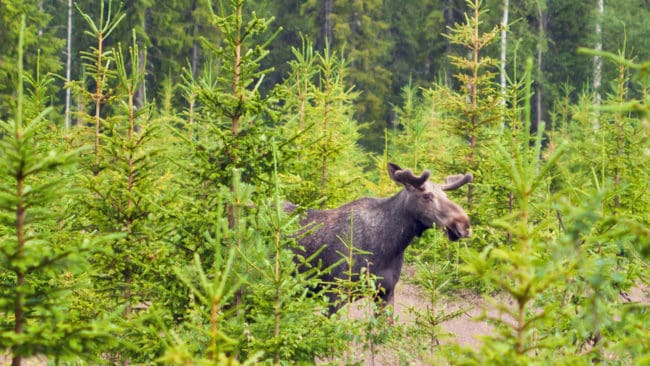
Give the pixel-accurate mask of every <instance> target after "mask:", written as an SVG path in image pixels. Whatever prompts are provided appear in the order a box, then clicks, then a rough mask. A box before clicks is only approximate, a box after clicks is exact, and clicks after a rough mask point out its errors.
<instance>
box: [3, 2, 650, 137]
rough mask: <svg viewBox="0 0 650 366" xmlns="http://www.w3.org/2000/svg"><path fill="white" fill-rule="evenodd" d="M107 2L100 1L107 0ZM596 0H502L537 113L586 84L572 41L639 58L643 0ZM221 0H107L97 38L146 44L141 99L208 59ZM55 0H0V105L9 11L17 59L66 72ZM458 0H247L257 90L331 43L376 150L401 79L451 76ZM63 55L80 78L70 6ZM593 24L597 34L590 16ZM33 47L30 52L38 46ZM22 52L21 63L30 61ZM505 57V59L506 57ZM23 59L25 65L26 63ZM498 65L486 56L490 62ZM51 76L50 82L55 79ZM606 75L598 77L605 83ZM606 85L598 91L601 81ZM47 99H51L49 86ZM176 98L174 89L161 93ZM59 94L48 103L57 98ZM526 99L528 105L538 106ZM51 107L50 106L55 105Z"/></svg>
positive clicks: (62, 11) (94, 10)
mask: <svg viewBox="0 0 650 366" xmlns="http://www.w3.org/2000/svg"><path fill="white" fill-rule="evenodd" d="M107 3H108V2H107ZM597 3H598V2H597V1H596V0H589V1H571V0H520V1H510V4H509V5H510V6H509V18H508V36H507V40H508V44H507V57H506V59H507V63H506V72H507V73H508V75H510V76H512V75H514V74H513V72H514V71H513V70H514V69H515V68H516V69H519V71H520V72H521V71H522V70H523V66H522V65H523V60H525V59H526V58H528V57H532V58H534V59H535V60H536V64H537V67H536V68H535V75H534V80H536V83H538V84H539V87H538V88H537V89H536V91H537V92H538V93H539V94H540V104H539V105H535V106H534V107H535V108H541V119H543V120H548V111H549V110H550V109H552V108H553V106H554V104H555V103H556V101H557V100H558V99H559V98H561V97H563V95H564V94H565V93H566V92H567V90H568V91H570V95H571V97H572V98H573V100H576V98H577V95H578V92H581V91H583V90H584V89H585V88H587V89H589V88H592V87H593V85H594V84H593V79H594V63H593V61H592V58H591V57H590V56H587V55H584V54H579V53H578V52H577V49H578V48H579V47H586V48H596V47H597V39H602V49H603V50H605V51H609V52H613V53H616V52H619V51H623V50H624V51H625V53H626V54H627V56H628V58H637V59H640V60H645V59H649V58H650V54H649V52H650V51H649V50H650V45H648V42H650V41H648V37H647V33H648V25H647V22H645V21H644V19H646V18H647V16H648V15H649V14H650V5H648V2H647V1H645V0H625V1H616V2H611V3H610V2H608V3H607V4H606V5H605V7H604V12H603V14H600V13H599V11H598V6H597ZM75 4H76V6H77V7H78V9H79V10H81V11H83V12H85V13H87V14H88V15H89V16H90V17H91V18H93V19H96V18H97V17H98V15H99V14H98V13H99V11H100V7H99V6H97V2H96V1H77V2H75ZM223 4H225V6H226V7H227V5H228V2H221V1H212V2H209V1H208V0H173V1H162V2H154V1H151V0H138V1H133V0H128V1H125V2H123V3H118V2H116V1H113V4H112V11H113V12H116V11H118V10H121V11H123V13H124V14H125V19H123V21H122V22H121V23H120V24H119V25H118V27H117V28H116V29H115V31H114V33H113V34H112V35H111V36H110V37H109V38H108V39H107V41H106V44H105V47H107V49H110V48H113V47H117V45H118V44H120V43H121V44H122V45H123V47H125V48H126V45H129V44H131V38H132V30H133V31H135V35H136V37H137V43H138V44H139V45H140V47H141V49H144V47H146V50H147V75H146V84H145V89H146V98H147V99H149V100H154V99H157V100H160V99H161V98H163V90H164V87H165V85H177V84H178V83H180V82H181V76H182V75H183V70H191V72H192V73H193V74H195V75H196V74H197V73H200V72H201V70H204V69H205V68H206V67H209V65H212V64H214V63H215V62H218V60H214V59H213V57H212V56H208V55H209V54H210V52H208V48H209V47H211V46H218V45H219V44H220V42H221V41H222V37H223V35H222V34H221V33H219V32H218V31H216V29H215V27H214V26H213V25H212V24H210V22H211V16H210V14H211V12H212V11H214V12H215V13H217V14H219V13H220V12H222V11H223V9H220V6H222V5H223ZM504 4H505V2H504V1H503V0H489V1H484V2H483V4H482V8H483V9H488V10H489V11H486V12H485V14H483V15H482V23H481V25H480V26H481V28H482V30H483V31H485V30H488V29H491V28H493V27H494V26H498V25H499V24H501V22H502V20H503V7H504ZM67 5H68V4H67V3H66V2H65V1H62V0H55V1H53V0H38V1H37V0H26V1H21V2H15V1H11V0H2V1H0V14H1V15H0V16H1V17H2V21H3V27H2V28H3V29H2V30H1V31H0V44H2V45H3V47H4V48H6V49H3V52H2V53H1V54H0V57H1V59H0V85H2V87H1V88H2V90H0V92H1V93H2V95H3V97H2V98H3V99H4V101H3V102H2V104H3V111H5V112H4V113H6V111H7V109H6V104H7V100H6V95H10V94H11V93H10V89H11V87H12V85H14V81H12V80H10V74H9V71H10V70H11V68H12V63H10V62H9V61H10V60H12V59H13V58H14V57H15V52H14V50H13V49H12V47H10V45H14V44H16V40H17V34H18V20H17V19H18V14H20V13H22V12H24V13H26V14H27V33H26V41H25V42H26V56H25V58H26V60H27V61H28V63H30V64H31V65H35V62H33V61H35V59H36V55H37V52H40V68H41V72H42V73H45V72H53V73H56V74H58V75H61V76H63V77H64V76H65V74H66V70H65V68H66V38H67V31H68V19H67V14H68V11H67V10H68V9H67ZM467 10H468V4H467V3H466V1H464V0H423V1H406V2H403V1H379V0H356V1H343V0H323V1H316V0H310V1H297V0H289V1H284V0H282V1H273V0H266V1H260V0H255V1H250V2H247V3H246V4H245V8H244V10H243V16H244V21H247V20H250V19H251V15H250V14H252V13H253V12H254V13H256V14H257V16H259V17H261V18H273V19H274V21H273V22H272V23H271V24H270V26H269V27H268V29H267V31H266V34H262V35H259V37H260V38H264V39H266V38H267V37H268V36H269V35H270V34H273V33H275V32H278V35H277V37H276V38H275V39H274V40H272V42H271V43H270V45H269V47H268V51H269V54H268V56H267V57H265V58H264V59H263V60H262V67H263V68H272V69H273V71H272V72H271V73H270V74H268V75H267V76H266V77H265V80H264V82H263V84H262V87H263V88H264V92H268V91H269V90H270V89H271V88H272V87H273V86H274V85H277V84H278V83H280V82H281V81H282V80H283V79H284V78H286V77H287V73H288V71H289V64H288V62H289V61H290V60H291V59H292V57H293V55H292V52H291V49H292V48H293V47H297V48H299V47H300V46H301V42H302V39H303V37H304V38H306V39H308V40H311V42H313V44H314V47H315V48H316V49H317V50H323V49H325V48H326V47H329V48H330V49H331V50H336V51H338V52H341V53H342V54H343V56H344V58H345V61H346V62H347V63H348V75H347V83H348V84H349V85H348V86H351V87H352V86H353V87H354V89H355V90H356V91H358V92H360V96H359V98H358V100H357V103H356V111H355V117H356V119H357V120H358V121H359V122H361V123H368V124H369V126H370V127H369V128H368V129H366V130H365V131H364V135H365V138H364V139H362V142H363V143H364V145H366V147H368V148H371V149H372V150H380V149H381V146H382V143H381V139H382V137H381V136H382V135H383V132H382V131H383V129H384V128H391V127H392V126H393V124H392V123H391V122H393V121H394V120H395V113H394V111H393V106H395V105H399V104H400V103H401V100H400V90H401V89H402V88H403V87H404V86H405V85H407V84H408V83H409V82H411V83H412V84H413V85H414V86H416V87H417V86H421V87H430V86H431V85H432V84H433V83H434V82H438V83H444V84H448V85H452V86H453V85H454V84H455V83H457V80H456V79H455V78H454V77H453V75H454V74H455V73H457V72H458V70H457V69H456V68H455V67H454V66H452V65H451V64H450V62H449V56H450V55H464V54H466V52H467V50H466V49H464V48H463V47H461V46H457V45H453V44H451V43H450V42H449V40H448V38H446V36H445V35H447V34H448V33H449V29H450V28H451V27H453V26H454V25H455V24H457V23H461V22H463V20H464V14H465V12H466V11H467ZM71 21H72V22H71V25H72V29H71V48H72V55H73V57H72V64H71V70H70V71H71V79H72V80H79V79H80V78H81V73H82V68H81V61H82V60H81V58H80V57H78V56H79V53H80V51H82V50H87V49H88V48H89V47H92V46H93V42H94V41H93V39H92V38H91V37H89V36H88V35H86V34H85V33H84V32H85V31H86V30H87V24H86V22H85V20H84V19H83V18H82V17H81V14H80V12H79V11H78V10H77V9H76V8H73V9H72V18H71ZM598 22H599V23H600V24H601V29H602V34H601V35H600V36H598V35H597V32H596V24H597V23H598ZM39 50H40V51H39ZM499 54H500V44H499V42H495V43H493V44H492V45H491V46H490V47H488V48H486V49H485V50H483V56H490V57H493V58H494V59H497V60H498V59H499ZM30 61H31V62H30ZM515 62H516V63H517V64H515ZM32 67H33V66H32ZM496 67H498V65H495V68H496ZM616 73H617V71H616V67H615V66H613V65H611V64H606V65H605V66H604V68H603V70H602V76H601V78H602V79H603V80H608V79H611V78H612V77H614V76H615V75H616ZM62 83H63V80H61V79H57V80H56V81H54V82H53V84H52V85H51V87H52V88H55V89H56V90H62V88H61V86H62V85H61V84H62ZM607 87H608V86H607V85H603V86H601V88H603V89H605V88H607ZM603 91H606V90H603ZM55 97H56V98H59V99H61V98H63V97H64V94H63V92H58V93H56V95H55ZM172 102H173V103H176V104H179V103H180V98H178V97H176V98H174V99H173V101H172ZM57 104H58V105H61V104H60V103H57ZM535 108H534V110H533V114H535V115H536V114H537V113H538V111H537V110H536V109H535ZM59 112H62V111H61V110H59Z"/></svg>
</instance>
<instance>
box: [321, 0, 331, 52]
mask: <svg viewBox="0 0 650 366" xmlns="http://www.w3.org/2000/svg"><path fill="white" fill-rule="evenodd" d="M330 14H332V0H325V1H324V2H323V44H324V45H325V48H326V49H330V46H331V45H332V22H331V20H330Z"/></svg>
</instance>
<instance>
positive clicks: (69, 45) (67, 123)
mask: <svg viewBox="0 0 650 366" xmlns="http://www.w3.org/2000/svg"><path fill="white" fill-rule="evenodd" d="M71 68H72V0H68V37H67V55H66V62H65V80H66V81H67V82H68V83H69V82H70V74H71ZM70 98H71V93H70V87H69V86H68V87H67V88H66V89H65V128H66V129H70V127H71V125H72V123H71V119H70Z"/></svg>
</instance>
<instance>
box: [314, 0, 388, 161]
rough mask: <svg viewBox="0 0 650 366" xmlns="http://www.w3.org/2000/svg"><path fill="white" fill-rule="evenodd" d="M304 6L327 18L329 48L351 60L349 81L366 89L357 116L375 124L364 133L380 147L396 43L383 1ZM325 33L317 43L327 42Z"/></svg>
mask: <svg viewBox="0 0 650 366" xmlns="http://www.w3.org/2000/svg"><path fill="white" fill-rule="evenodd" d="M330 5H331V8H330ZM302 9H303V12H304V13H305V14H309V15H310V16H311V17H312V18H317V19H320V20H321V21H323V22H325V23H326V25H327V26H325V25H324V28H323V29H328V28H329V27H331V29H332V30H331V31H332V36H331V39H329V42H331V48H330V49H331V50H337V49H341V48H342V49H343V50H344V52H345V54H346V55H347V58H348V59H349V60H350V66H349V71H348V72H349V80H350V83H351V84H352V85H355V87H356V89H358V90H362V91H363V93H362V94H361V95H360V97H359V103H358V104H357V111H356V118H357V119H359V120H363V121H366V122H369V123H373V124H374V126H372V127H371V128H370V129H369V130H368V132H367V134H366V136H364V143H365V144H366V145H367V146H369V147H371V148H374V149H377V150H378V149H380V148H381V139H382V135H381V131H383V129H384V127H385V122H384V121H386V120H387V119H388V112H389V110H388V109H387V108H386V105H385V103H384V100H383V99H384V97H385V96H386V95H388V94H389V90H390V78H391V75H390V71H389V69H388V67H387V65H388V64H389V63H390V62H391V49H392V47H393V44H392V42H391V40H390V38H389V37H388V31H389V25H388V23H387V22H385V21H384V20H383V19H384V16H383V14H382V10H383V7H382V1H380V0H354V1H343V0H331V1H325V2H322V3H320V2H316V1H308V2H306V3H305V4H304V5H303V8H302ZM319 14H324V16H318V15H319ZM324 36H325V35H324V34H321V35H320V36H319V38H318V39H317V40H316V41H315V43H316V45H317V47H318V45H321V44H325V43H326V42H325V40H324V39H323V37H324Z"/></svg>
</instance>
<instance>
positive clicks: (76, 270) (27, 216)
mask: <svg viewBox="0 0 650 366" xmlns="http://www.w3.org/2000/svg"><path fill="white" fill-rule="evenodd" d="M24 28H25V17H23V19H22V30H21V37H20V41H19V45H18V63H17V75H16V80H17V85H16V90H17V93H16V94H17V95H16V106H15V112H14V116H13V118H12V119H10V120H8V121H0V136H1V137H0V156H2V158H1V159H0V313H2V314H3V317H2V321H0V344H2V348H3V349H4V348H8V349H9V351H10V352H11V355H12V365H14V366H19V365H21V364H22V362H23V359H24V358H26V357H29V356H34V355H39V354H40V355H44V356H45V357H48V358H50V357H51V358H53V359H55V360H58V359H93V358H94V354H95V352H97V351H98V350H100V349H101V348H102V347H101V345H100V344H101V343H104V344H105V345H106V344H110V343H111V342H110V340H111V337H110V331H111V327H110V325H107V324H106V323H100V322H101V319H102V318H103V316H99V317H97V318H90V317H87V316H88V315H89V314H88V313H87V312H86V313H85V315H86V317H84V315H83V314H81V313H82V312H83V311H80V308H79V306H80V305H81V303H80V302H79V301H78V296H79V294H80V293H83V292H84V291H85V290H86V289H87V288H88V287H87V286H88V281H87V272H88V271H90V270H91V268H90V266H89V265H88V253H89V252H90V251H91V250H92V248H94V247H95V246H98V245H101V243H100V240H98V237H93V236H90V235H84V234H81V233H79V232H76V231H74V230H73V229H72V227H71V223H72V222H73V221H74V214H75V213H74V212H72V211H71V210H69V206H68V205H69V204H70V200H71V197H72V195H73V192H74V190H73V189H72V188H71V187H72V186H73V185H72V181H73V177H74V171H75V170H74V165H75V163H76V162H77V159H78V157H79V154H80V150H73V151H68V152H64V151H62V149H60V148H59V147H57V146H52V145H51V144H50V141H49V140H48V139H47V138H46V137H47V130H48V125H49V124H51V123H52V122H51V120H49V115H50V113H51V112H52V107H47V108H44V109H40V110H38V109H37V110H35V109H31V108H36V107H38V106H39V105H40V103H38V102H37V101H35V100H31V101H29V102H28V101H27V97H26V96H25V91H24V80H25V79H26V78H27V77H26V75H25V74H24V73H23V57H22V56H23V52H22V50H23V38H22V34H23V32H24ZM36 79H38V76H37V77H36ZM37 86H39V85H38V84H37ZM43 92H44V90H43V89H40V90H33V91H31V92H30V94H31V95H32V96H35V95H39V94H40V93H43ZM102 329H103V330H102Z"/></svg>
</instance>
